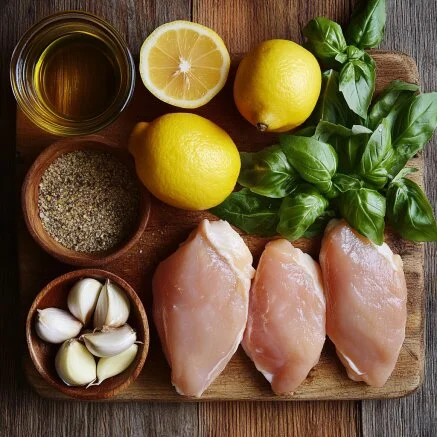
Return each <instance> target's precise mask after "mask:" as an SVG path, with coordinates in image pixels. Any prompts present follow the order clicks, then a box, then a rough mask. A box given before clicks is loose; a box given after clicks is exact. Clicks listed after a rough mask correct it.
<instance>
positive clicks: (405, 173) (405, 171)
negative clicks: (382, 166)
mask: <svg viewBox="0 0 437 437" xmlns="http://www.w3.org/2000/svg"><path fill="white" fill-rule="evenodd" d="M416 171H417V168H414V167H405V168H403V169H402V170H401V171H400V172H399V173H398V174H397V175H396V177H395V178H394V179H393V181H392V182H396V181H397V180H398V179H402V178H404V177H405V176H408V175H409V174H411V173H416Z"/></svg>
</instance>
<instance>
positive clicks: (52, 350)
mask: <svg viewBox="0 0 437 437" xmlns="http://www.w3.org/2000/svg"><path fill="white" fill-rule="evenodd" d="M85 277H87V278H95V279H98V280H100V281H103V280H105V279H109V280H111V281H113V282H114V283H115V284H117V285H118V286H120V287H121V288H122V289H123V290H124V291H125V292H126V294H127V296H128V297H129V299H130V303H131V309H130V314H129V319H128V321H127V323H128V324H129V325H130V326H132V328H133V329H134V330H135V331H136V333H137V340H138V341H141V342H142V343H143V344H139V345H138V346H139V348H138V353H137V356H136V357H135V360H134V361H133V363H132V364H131V365H130V366H129V368H128V369H126V370H125V371H124V372H122V373H120V374H119V375H117V376H113V377H112V378H108V379H107V380H105V381H103V382H102V383H101V384H100V385H95V386H91V387H89V388H86V387H70V386H68V385H66V384H65V383H64V382H63V381H62V380H61V378H59V376H58V374H57V372H56V368H55V356H56V353H57V351H58V350H59V348H60V346H61V345H60V344H51V343H47V342H45V341H44V340H41V339H40V338H39V337H38V336H37V334H36V332H35V320H36V314H37V309H44V308H50V307H56V308H62V309H65V310H68V307H67V296H68V292H69V291H70V289H71V287H72V286H73V285H74V284H75V283H76V282H77V281H78V280H79V279H81V278H85ZM84 328H85V329H86V327H84ZM26 339H27V346H28V348H29V353H30V357H31V358H32V361H33V364H34V365H35V367H36V369H37V370H38V372H39V373H40V375H41V376H42V377H43V378H44V379H45V380H46V381H47V382H48V383H49V384H51V385H52V386H53V387H55V388H56V389H57V390H59V391H61V392H62V393H65V394H66V395H68V396H71V397H73V398H77V399H84V400H93V399H94V400H98V399H107V398H110V397H112V396H114V395H116V394H117V393H118V392H120V391H121V390H123V389H124V388H126V387H127V386H128V385H129V384H130V383H131V382H133V381H135V379H136V378H137V376H138V374H139V373H140V371H141V369H142V368H143V365H144V362H145V361H146V357H147V352H148V350H149V324H148V321H147V316H146V312H145V311H144V307H143V304H142V302H141V300H140V298H139V297H138V296H137V294H136V293H135V291H134V290H133V288H132V287H131V286H130V285H129V284H128V283H127V282H126V281H124V280H123V279H121V278H120V277H118V276H117V275H114V274H113V273H110V272H107V271H105V270H100V269H82V270H75V271H73V272H69V273H66V274H65V275H62V276H59V277H58V278H56V279H54V280H53V281H52V282H50V283H49V284H48V285H46V286H45V287H44V288H43V289H42V291H41V292H40V293H39V294H38V296H37V297H36V298H35V300H34V301H33V304H32V306H31V308H30V310H29V313H28V315H27V320H26Z"/></svg>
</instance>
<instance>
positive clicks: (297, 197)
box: [277, 184, 329, 241]
mask: <svg viewBox="0 0 437 437" xmlns="http://www.w3.org/2000/svg"><path fill="white" fill-rule="evenodd" d="M328 205H329V203H328V201H327V200H326V199H325V198H324V197H323V196H322V194H320V192H319V191H317V189H316V188H314V187H312V186H311V185H308V184H303V185H301V186H300V187H299V188H298V189H297V190H296V191H295V192H294V193H293V195H292V196H291V197H286V198H285V199H283V201H282V204H281V208H280V209H279V224H278V227H277V231H278V232H279V234H281V235H282V236H283V237H285V238H287V239H288V240H291V241H294V240H297V239H298V238H300V237H302V236H303V235H304V234H305V232H306V231H307V230H308V228H309V227H310V226H311V225H312V224H313V223H314V222H315V221H316V219H317V217H319V216H320V215H321V214H322V213H323V211H325V209H326V208H327V207H328Z"/></svg>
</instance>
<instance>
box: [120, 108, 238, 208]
mask: <svg viewBox="0 0 437 437" xmlns="http://www.w3.org/2000/svg"><path fill="white" fill-rule="evenodd" d="M129 150H130V152H131V153H132V155H133V156H134V158H135V167H136V170H137V174H138V177H139V178H140V179H141V181H142V182H143V183H144V185H145V186H146V187H147V188H148V190H149V191H150V192H151V193H152V194H153V195H155V196H156V197H157V198H158V199H160V200H162V201H163V202H165V203H168V204H169V205H172V206H176V207H178V208H183V209H190V210H203V209H208V208H212V207H213V206H216V205H218V204H219V203H221V202H222V201H223V200H224V199H225V198H226V197H227V196H228V195H229V194H230V193H231V192H232V190H233V189H234V187H235V184H236V182H237V178H238V174H239V172H240V165H241V164H240V155H239V153H238V150H237V147H236V146H235V144H234V142H233V141H232V139H231V137H230V136H229V135H228V134H227V133H226V132H225V131H224V130H223V129H221V128H220V127H218V126H217V125H216V124H214V123H213V122H212V121H209V120H207V119H206V118H203V117H200V116H199V115H195V114H188V113H176V114H174V113H173V114H166V115H163V116H162V117H159V118H157V119H155V120H154V121H152V122H151V123H144V122H142V123H138V124H137V125H136V126H135V128H134V130H133V132H132V134H131V137H130V140H129Z"/></svg>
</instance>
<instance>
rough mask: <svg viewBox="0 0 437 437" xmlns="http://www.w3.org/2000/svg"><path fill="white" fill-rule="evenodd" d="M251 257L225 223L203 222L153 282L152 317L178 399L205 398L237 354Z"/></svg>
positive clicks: (162, 265) (171, 257) (170, 258)
mask: <svg viewBox="0 0 437 437" xmlns="http://www.w3.org/2000/svg"><path fill="white" fill-rule="evenodd" d="M254 272H255V270H254V269H253V267H252V255H251V253H250V251H249V249H248V247H247V246H246V244H245V243H244V241H243V240H242V238H241V237H240V236H239V235H238V233H237V232H235V231H234V230H233V229H232V228H231V226H230V225H229V224H228V223H227V222H225V221H221V220H220V221H215V222H209V221H208V220H203V221H202V222H201V223H200V224H199V226H198V227H197V228H196V229H195V230H194V231H193V232H192V234H191V235H190V236H189V238H188V240H187V241H186V242H185V243H183V244H182V245H181V246H180V247H179V249H178V250H177V251H176V252H175V253H173V255H171V256H169V257H168V258H167V259H166V260H164V261H163V262H162V263H161V264H160V265H159V266H158V268H157V270H156V272H155V275H154V277H153V316H154V319H155V324H156V327H157V329H158V334H159V337H160V339H161V343H162V347H163V350H164V353H165V355H166V357H167V361H168V363H169V364H170V367H171V369H172V376H171V378H172V383H173V385H174V386H175V387H176V390H177V392H178V393H180V394H182V395H186V396H201V395H202V393H203V392H204V391H205V390H206V389H207V388H208V386H209V385H210V384H211V383H212V382H213V381H214V379H215V378H216V377H217V376H218V375H219V374H220V373H221V372H222V370H223V369H224V368H225V367H226V364H227V363H228V362H229V360H230V359H231V357H232V355H233V354H234V353H235V351H236V350H237V348H238V345H239V344H240V342H241V339H242V337H243V333H244V328H245V327H246V322H247V312H248V304H249V289H250V282H251V279H252V277H253V275H254Z"/></svg>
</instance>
